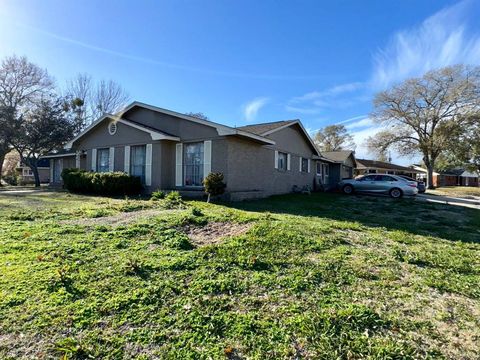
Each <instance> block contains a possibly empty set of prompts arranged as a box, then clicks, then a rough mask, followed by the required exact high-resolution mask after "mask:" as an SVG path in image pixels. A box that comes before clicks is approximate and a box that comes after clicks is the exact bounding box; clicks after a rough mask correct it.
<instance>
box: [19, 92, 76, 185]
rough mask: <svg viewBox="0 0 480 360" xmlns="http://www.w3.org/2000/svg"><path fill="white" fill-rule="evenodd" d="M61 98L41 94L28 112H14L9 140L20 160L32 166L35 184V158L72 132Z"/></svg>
mask: <svg viewBox="0 0 480 360" xmlns="http://www.w3.org/2000/svg"><path fill="white" fill-rule="evenodd" d="M67 111H68V106H66V105H65V101H64V100H63V99H61V98H57V97H54V96H51V97H48V98H44V99H42V100H40V101H39V103H38V104H36V105H35V106H33V107H32V108H31V109H30V110H29V111H28V112H25V113H21V114H20V115H17V116H14V120H13V128H14V131H15V135H14V136H12V139H11V144H12V146H13V148H14V149H15V150H16V151H17V152H18V153H19V154H20V158H21V161H22V162H23V163H24V164H25V165H27V166H28V167H30V169H32V172H33V175H34V178H35V186H40V177H39V175H38V162H39V160H40V158H41V157H42V156H44V155H46V154H47V153H49V152H51V151H53V150H55V149H58V148H60V147H62V146H63V145H64V144H65V143H66V142H67V141H68V140H69V139H70V138H71V137H72V135H73V131H74V125H75V124H74V123H73V122H72V121H71V118H70V117H69V116H68V112H67Z"/></svg>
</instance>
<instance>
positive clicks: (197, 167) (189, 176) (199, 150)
mask: <svg viewBox="0 0 480 360" xmlns="http://www.w3.org/2000/svg"><path fill="white" fill-rule="evenodd" d="M183 163H184V165H183V167H184V183H185V186H202V185H203V184H202V181H203V142H199V143H191V144H184V160H183Z"/></svg>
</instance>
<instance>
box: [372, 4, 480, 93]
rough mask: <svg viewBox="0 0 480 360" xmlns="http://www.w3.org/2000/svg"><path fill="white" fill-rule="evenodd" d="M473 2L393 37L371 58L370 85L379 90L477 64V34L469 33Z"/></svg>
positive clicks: (479, 61)
mask: <svg viewBox="0 0 480 360" xmlns="http://www.w3.org/2000/svg"><path fill="white" fill-rule="evenodd" d="M472 3H473V1H469V0H466V1H462V2H460V3H458V4H456V5H453V6H451V7H447V8H445V9H443V10H441V11H439V12H437V13H435V14H433V15H432V16H430V17H429V18H427V19H425V20H424V21H423V22H422V23H421V25H420V26H418V27H416V28H413V29H409V30H402V31H399V32H397V33H396V34H394V36H393V37H392V39H391V40H390V43H389V44H388V46H387V47H386V48H385V49H383V50H380V51H378V52H377V54H376V55H375V56H374V71H373V75H372V86H373V88H375V89H382V88H385V87H388V86H389V85H392V84H394V83H396V82H399V81H402V80H404V79H406V78H408V77H412V76H419V75H422V74H424V73H425V72H427V71H429V70H432V69H435V68H440V67H445V66H448V65H454V64H458V63H466V64H480V34H478V33H469V31H468V26H467V25H468V23H469V20H470V17H471V16H470V13H471V11H472V6H471V4H472Z"/></svg>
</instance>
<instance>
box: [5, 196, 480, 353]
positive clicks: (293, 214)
mask: <svg viewBox="0 0 480 360" xmlns="http://www.w3.org/2000/svg"><path fill="white" fill-rule="evenodd" d="M157 209H158V210H159V211H158V213H157V212H146V211H150V210H152V211H156V210H157ZM167 209H168V210H167ZM163 210H166V211H163ZM136 212H137V213H142V214H144V215H145V214H148V216H147V217H144V216H133V217H132V218H131V219H130V220H129V221H126V222H122V223H120V224H119V223H117V222H113V223H112V222H111V221H109V219H110V220H111V219H117V218H123V217H124V216H126V215H125V214H126V213H132V214H134V213H136ZM0 216H1V218H2V219H5V221H3V222H2V223H0V254H1V256H0V358H2V359H17V358H60V357H62V356H64V357H65V358H68V359H85V358H102V359H122V358H136V359H150V358H179V359H197V358H201V359H202V358H205V359H208V358H214V359H222V358H227V359H228V358H230V359H242V358H248V359H302V358H304V359H337V358H338V359H356V358H372V359H415V358H432V359H433V358H435V359H436V358H446V359H447V358H448V359H451V358H457V359H475V358H477V357H478V353H479V352H480V286H479V284H480V211H478V210H473V209H466V208H458V207H449V206H444V205H438V204H430V203H420V202H418V203H417V202H415V201H413V200H408V199H405V200H400V201H393V200H391V199H388V198H375V197H360V196H352V197H346V196H340V195H335V194H314V195H311V196H307V195H288V196H279V197H273V198H270V199H266V200H262V201H253V202H246V203H238V204H217V205H215V204H206V203H202V202H193V201H192V202H185V203H184V202H177V201H176V202H175V204H174V203H172V201H167V200H164V199H160V200H157V201H146V200H141V199H136V200H131V199H130V200H125V199H107V198H102V197H87V196H77V195H69V194H65V193H55V194H53V195H52V194H29V195H22V196H9V195H5V194H3V195H1V196H0ZM92 219H93V220H99V219H104V220H105V219H106V220H107V221H103V222H102V221H98V222H92ZM218 224H222V225H223V226H224V227H226V228H228V231H225V232H224V234H226V235H227V236H226V237H225V238H223V239H222V240H221V241H217V240H218V236H217V235H218V234H219V233H222V229H220V228H219V225H218ZM247 225H248V226H247ZM202 229H203V230H202ZM235 229H239V231H234V230H235ZM192 234H194V235H198V234H201V235H202V239H203V242H202V244H201V246H199V245H197V243H196V242H195V241H192V239H191V238H189V235H192ZM209 234H211V236H212V237H214V236H215V241H214V242H213V243H209V241H208V238H209V236H210V235H209Z"/></svg>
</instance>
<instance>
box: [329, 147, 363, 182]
mask: <svg viewBox="0 0 480 360" xmlns="http://www.w3.org/2000/svg"><path fill="white" fill-rule="evenodd" d="M322 156H323V157H325V158H327V159H328V160H331V161H332V164H331V165H330V180H331V183H332V184H338V183H339V182H340V181H341V180H343V179H351V178H352V177H353V174H354V171H355V168H356V166H357V163H356V159H355V152H354V151H352V150H338V151H322Z"/></svg>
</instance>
